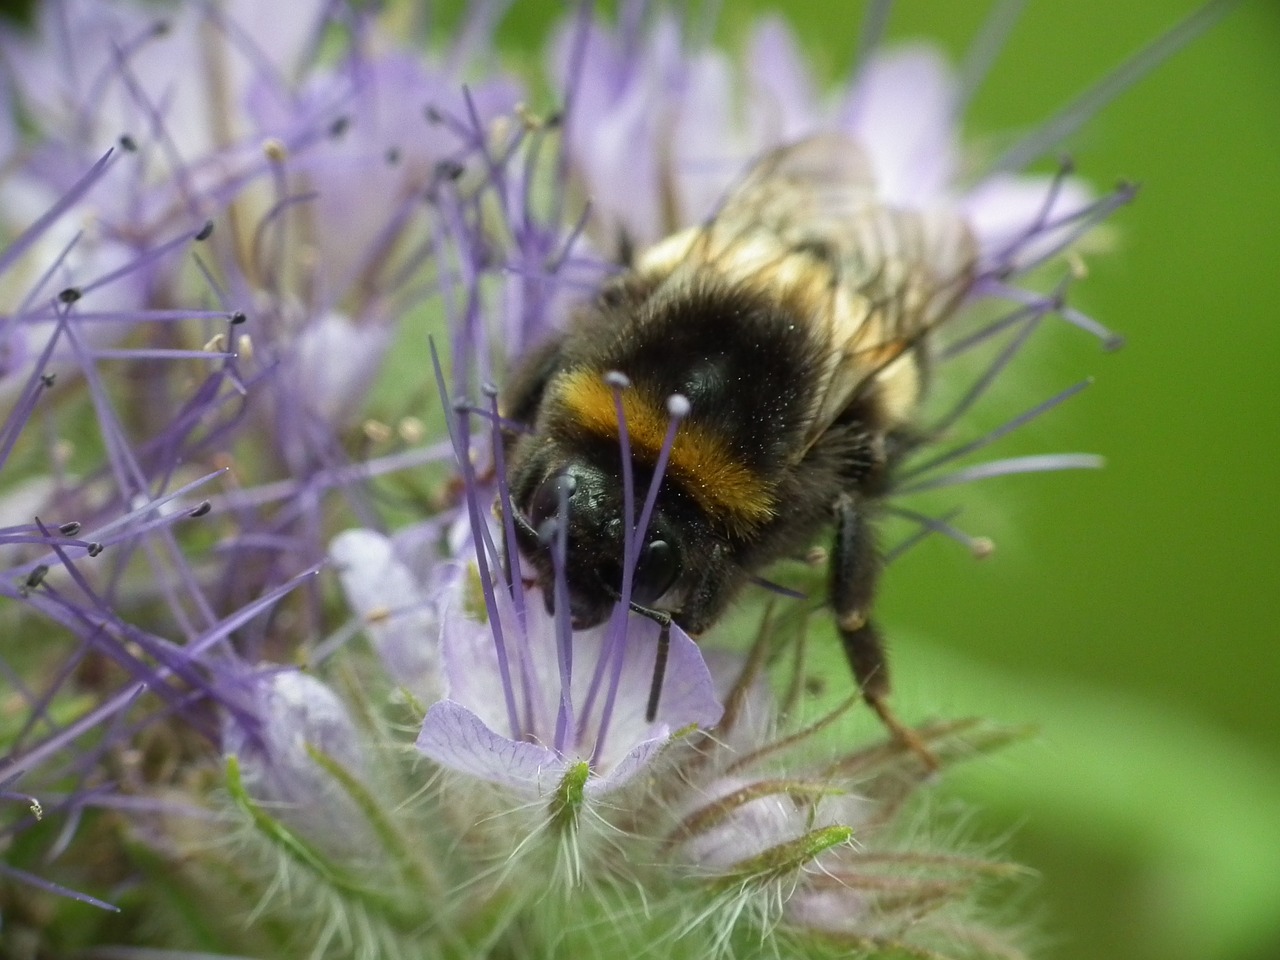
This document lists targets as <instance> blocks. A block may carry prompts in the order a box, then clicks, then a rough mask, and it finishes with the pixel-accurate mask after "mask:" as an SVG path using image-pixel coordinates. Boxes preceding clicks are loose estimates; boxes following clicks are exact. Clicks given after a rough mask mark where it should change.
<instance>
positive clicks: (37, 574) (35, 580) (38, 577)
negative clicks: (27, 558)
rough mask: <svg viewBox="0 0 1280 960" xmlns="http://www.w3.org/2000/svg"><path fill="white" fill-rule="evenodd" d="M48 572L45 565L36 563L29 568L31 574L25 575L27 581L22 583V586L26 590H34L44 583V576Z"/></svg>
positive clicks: (47, 567)
mask: <svg viewBox="0 0 1280 960" xmlns="http://www.w3.org/2000/svg"><path fill="white" fill-rule="evenodd" d="M48 572H49V565H48V564H47V563H38V564H36V565H35V566H34V567H32V568H31V572H30V573H28V574H27V579H26V580H25V581H24V582H23V586H24V587H26V588H27V589H28V590H34V589H35V588H36V587H38V586H40V584H42V583H44V578H45V574H47V573H48Z"/></svg>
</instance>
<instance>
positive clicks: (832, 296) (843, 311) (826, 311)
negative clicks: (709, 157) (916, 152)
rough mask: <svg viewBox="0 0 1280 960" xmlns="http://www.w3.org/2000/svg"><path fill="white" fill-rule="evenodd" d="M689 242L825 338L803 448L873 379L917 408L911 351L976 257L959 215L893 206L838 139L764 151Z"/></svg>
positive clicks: (689, 249) (700, 259)
mask: <svg viewBox="0 0 1280 960" xmlns="http://www.w3.org/2000/svg"><path fill="white" fill-rule="evenodd" d="M685 245H686V246H685V251H686V257H687V260H686V262H694V263H700V264H701V265H703V267H705V266H707V265H712V266H714V268H716V269H717V270H718V271H719V272H721V273H722V274H723V275H725V277H726V279H728V280H730V281H731V282H742V283H750V284H756V285H759V286H761V287H763V288H769V289H772V290H774V291H778V292H783V293H784V294H785V295H786V296H788V299H789V300H790V302H791V303H793V304H797V305H799V306H800V307H801V309H803V310H804V311H805V312H806V313H807V314H808V317H807V322H808V323H809V325H810V329H811V330H812V331H813V332H814V334H815V335H816V336H819V337H821V338H823V339H824V340H825V343H824V348H825V350H826V353H827V358H828V359H827V364H826V369H825V371H824V377H823V382H822V383H821V384H819V388H818V390H817V392H816V394H815V403H814V407H813V409H812V410H811V417H810V427H809V431H808V434H807V437H806V442H805V443H804V445H803V450H807V449H808V447H809V446H811V445H812V444H813V442H815V441H816V440H817V439H818V438H819V437H820V436H821V435H822V434H823V432H824V431H825V430H826V429H827V428H828V427H829V426H830V425H831V423H832V422H833V421H834V420H835V419H836V418H837V417H838V416H839V415H840V414H841V413H842V412H843V411H844V410H845V409H846V408H847V407H848V405H849V403H850V402H851V400H852V399H853V398H854V397H855V396H856V395H858V394H859V393H860V392H861V391H863V390H865V389H867V388H868V386H870V385H871V383H872V381H875V382H876V383H875V385H876V386H879V387H881V388H883V389H884V390H885V391H886V392H888V393H892V394H893V396H892V397H891V398H890V399H889V401H888V405H889V409H890V412H891V413H892V412H894V411H895V410H900V411H902V412H903V413H904V415H905V414H906V412H907V411H908V410H909V409H910V408H913V407H914V405H915V402H916V399H917V394H918V392H919V389H918V377H917V375H916V374H917V371H916V367H915V363H914V357H913V350H914V348H915V347H916V346H917V345H918V344H919V343H920V340H921V338H922V337H923V336H924V335H925V333H926V332H928V331H929V330H931V329H933V328H934V327H935V326H936V325H937V324H938V323H939V322H941V320H943V319H945V317H946V316H947V315H948V314H949V313H950V312H952V311H953V310H954V309H955V306H956V304H957V303H958V302H959V300H960V299H961V298H962V297H963V295H964V292H965V291H966V290H967V288H968V284H969V282H970V280H971V276H972V271H973V264H974V261H975V258H976V247H975V244H974V242H973V239H972V237H971V235H970V233H969V230H968V227H967V226H966V225H965V224H964V222H963V221H962V220H961V219H960V218H959V217H957V216H954V215H951V214H947V213H924V212H921V211H918V210H909V209H902V208H895V207H890V206H888V205H886V204H885V202H884V201H883V199H882V198H881V197H880V196H879V195H878V193H877V190H876V184H875V179H874V176H873V174H872V170H871V165H870V162H869V161H868V159H867V157H866V155H865V154H864V152H863V151H862V149H861V148H860V147H859V146H858V145H857V144H856V143H855V142H853V141H852V140H850V139H848V138H847V137H844V136H841V135H839V134H820V135H817V136H814V137H810V138H808V139H805V140H802V141H799V142H797V143H794V144H790V145H788V146H785V147H781V148H779V149H777V150H774V151H772V152H771V153H769V154H766V155H765V156H764V157H763V158H761V160H760V161H759V162H758V163H757V164H756V165H755V166H753V167H752V169H751V170H750V171H749V172H748V174H747V175H746V177H745V178H744V179H743V181H742V182H741V184H739V186H738V187H737V188H736V189H735V190H734V191H733V192H732V193H731V194H730V195H729V196H728V197H727V198H726V200H725V202H724V204H723V205H722V207H721V209H720V210H719V212H718V213H717V214H716V215H715V217H714V218H713V220H712V221H711V222H710V223H709V224H707V225H706V226H705V227H703V228H702V229H701V230H699V231H696V232H694V233H693V234H692V235H691V236H690V237H689V238H688V239H687V240H686V241H685ZM803 450H802V451H801V453H800V455H801V456H802V455H803Z"/></svg>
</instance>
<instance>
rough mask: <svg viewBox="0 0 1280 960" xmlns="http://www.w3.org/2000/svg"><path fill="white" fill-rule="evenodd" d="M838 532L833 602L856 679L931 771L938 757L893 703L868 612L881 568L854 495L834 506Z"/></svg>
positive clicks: (874, 706) (878, 713)
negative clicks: (896, 709)
mask: <svg viewBox="0 0 1280 960" xmlns="http://www.w3.org/2000/svg"><path fill="white" fill-rule="evenodd" d="M835 514H836V516H835V520H836V536H835V544H834V545H833V547H832V550H831V602H832V604H833V605H834V607H835V613H836V628H837V629H838V630H839V632H840V641H841V643H842V644H843V646H844V653H845V657H847V658H848V660H849V666H850V668H851V669H852V670H853V678H854V681H855V682H856V683H857V684H858V689H859V691H861V693H862V699H863V700H865V701H866V703H867V706H869V707H870V708H871V709H872V710H873V711H875V714H876V716H877V717H879V718H880V722H881V723H883V724H884V725H885V728H886V729H888V731H889V732H890V733H891V734H892V735H893V737H894V739H895V740H897V741H898V743H900V744H901V745H902V746H904V747H906V748H907V749H908V750H910V751H911V752H912V753H914V754H915V755H916V756H917V757H918V758H919V759H920V762H921V763H923V764H924V766H925V768H926V769H927V770H929V771H930V772H932V771H934V770H937V769H938V759H937V757H935V756H934V755H933V753H932V751H930V750H929V748H928V746H926V745H925V743H924V741H923V740H921V739H920V737H919V735H918V734H917V733H916V732H915V731H914V730H912V729H911V728H910V727H908V726H906V725H904V724H903V723H902V722H901V721H900V720H899V719H898V718H897V716H896V715H895V714H894V712H893V710H892V709H891V708H890V706H889V660H888V656H887V655H886V652H885V645H884V640H883V638H882V637H881V636H880V631H879V629H877V627H876V625H875V623H874V622H872V620H871V619H870V616H869V611H870V608H871V601H872V598H873V596H874V594H875V587H876V581H877V580H878V578H879V574H880V565H879V560H878V558H877V555H876V548H875V543H874V540H873V538H872V536H871V531H870V528H869V526H868V523H867V516H866V513H865V512H864V511H863V510H862V509H860V504H858V503H857V502H856V501H855V499H854V498H853V497H852V496H849V495H848V494H843V495H841V496H840V498H839V499H838V500H837V501H836V507H835Z"/></svg>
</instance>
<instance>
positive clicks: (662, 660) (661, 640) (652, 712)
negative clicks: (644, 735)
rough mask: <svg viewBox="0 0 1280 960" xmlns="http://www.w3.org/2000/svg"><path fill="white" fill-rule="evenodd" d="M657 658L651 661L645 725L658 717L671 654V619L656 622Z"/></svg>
mask: <svg viewBox="0 0 1280 960" xmlns="http://www.w3.org/2000/svg"><path fill="white" fill-rule="evenodd" d="M658 622H659V624H660V625H661V627H662V629H661V630H659V632H658V656H657V659H655V660H654V661H653V680H652V681H651V682H650V684H649V703H648V705H647V706H646V707H645V708H644V719H645V722H646V723H653V721H654V719H655V718H656V717H657V716H658V701H659V700H661V699H662V682H663V680H664V679H665V678H666V675H667V655H668V654H669V653H670V652H671V618H670V617H667V618H666V620H665V621H664V620H660V621H658Z"/></svg>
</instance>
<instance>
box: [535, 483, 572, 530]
mask: <svg viewBox="0 0 1280 960" xmlns="http://www.w3.org/2000/svg"><path fill="white" fill-rule="evenodd" d="M577 489H578V478H577V477H575V476H574V475H573V474H571V473H556V474H552V475H551V476H549V477H547V479H545V480H543V481H542V483H540V484H538V489H537V490H535V491H534V492H533V497H532V498H530V500H529V524H530V525H531V526H532V527H533V528H534V529H535V530H541V529H542V528H543V527H544V525H545V524H546V522H547V521H548V520H552V519H554V518H555V517H556V515H557V514H558V513H559V512H560V498H561V496H563V497H564V498H565V501H566V502H567V501H568V500H569V499H570V498H571V497H572V496H573V494H574V491H575V490H577Z"/></svg>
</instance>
